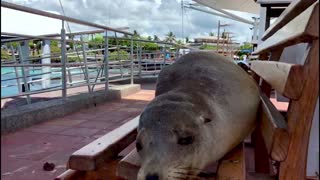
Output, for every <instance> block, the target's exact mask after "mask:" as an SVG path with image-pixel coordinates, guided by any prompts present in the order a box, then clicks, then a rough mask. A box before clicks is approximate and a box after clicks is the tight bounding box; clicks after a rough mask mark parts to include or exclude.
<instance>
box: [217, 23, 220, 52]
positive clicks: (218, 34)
mask: <svg viewBox="0 0 320 180" xmlns="http://www.w3.org/2000/svg"><path fill="white" fill-rule="evenodd" d="M219 36H220V20H219V21H218V36H217V37H218V39H217V52H218V54H219Z"/></svg>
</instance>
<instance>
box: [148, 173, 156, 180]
mask: <svg viewBox="0 0 320 180" xmlns="http://www.w3.org/2000/svg"><path fill="white" fill-rule="evenodd" d="M146 180H159V176H158V174H148V175H147V176H146Z"/></svg>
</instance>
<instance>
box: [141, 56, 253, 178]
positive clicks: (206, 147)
mask: <svg viewBox="0 0 320 180" xmlns="http://www.w3.org/2000/svg"><path fill="white" fill-rule="evenodd" d="M258 105H259V90H258V86H257V85H256V83H255V82H254V80H253V79H252V78H251V77H250V76H249V75H248V74H247V73H246V72H245V71H244V70H243V69H241V68H240V67H239V66H237V65H236V64H235V63H233V62H232V61H231V60H229V59H228V58H226V57H223V56H220V55H218V54H215V53H212V52H207V51H199V52H191V53H189V54H187V55H184V56H182V57H181V58H179V59H178V61H177V62H175V63H174V64H172V65H170V66H168V67H166V68H164V69H163V70H162V71H161V72H160V74H159V77H158V80H157V85H156V97H155V99H153V100H152V101H151V102H150V103H149V104H148V105H147V106H146V108H145V109H144V110H143V112H142V113H141V115H140V120H139V125H138V136H137V140H136V149H137V151H138V154H139V155H140V157H141V164H142V165H141V168H140V170H139V173H138V179H139V180H162V179H193V178H198V177H199V173H200V172H201V169H203V168H204V167H205V166H206V165H208V164H209V163H211V162H214V161H217V160H219V159H220V158H222V157H223V156H224V155H225V154H226V153H227V152H228V151H230V150H231V149H232V148H234V147H235V146H236V145H238V144H239V143H240V142H241V141H243V140H244V139H245V138H246V137H247V136H248V135H249V134H250V133H251V131H252V130H253V129H254V127H255V119H256V112H257V109H258ZM200 174H201V173H200Z"/></svg>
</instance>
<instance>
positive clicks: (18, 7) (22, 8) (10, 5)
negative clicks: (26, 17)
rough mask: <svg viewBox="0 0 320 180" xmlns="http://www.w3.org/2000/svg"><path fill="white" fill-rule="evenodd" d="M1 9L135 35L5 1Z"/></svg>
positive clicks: (2, 2)
mask: <svg viewBox="0 0 320 180" xmlns="http://www.w3.org/2000/svg"><path fill="white" fill-rule="evenodd" d="M1 7H5V8H9V9H14V10H18V11H23V12H28V13H31V14H37V15H41V16H46V17H50V18H53V19H60V20H64V21H68V22H73V23H77V24H82V25H87V26H91V27H96V28H100V29H104V30H109V31H114V32H119V33H123V34H128V35H133V33H130V32H127V31H123V30H120V29H115V28H111V27H108V26H103V25H100V24H95V23H91V22H87V21H83V20H80V19H76V18H71V17H68V16H62V15H58V14H54V13H49V12H46V11H41V10H38V9H33V8H30V7H26V6H21V5H17V4H14V3H9V2H5V1H1Z"/></svg>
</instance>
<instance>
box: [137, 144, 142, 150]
mask: <svg viewBox="0 0 320 180" xmlns="http://www.w3.org/2000/svg"><path fill="white" fill-rule="evenodd" d="M136 148H137V151H138V152H139V151H141V150H142V145H141V143H140V142H136Z"/></svg>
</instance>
